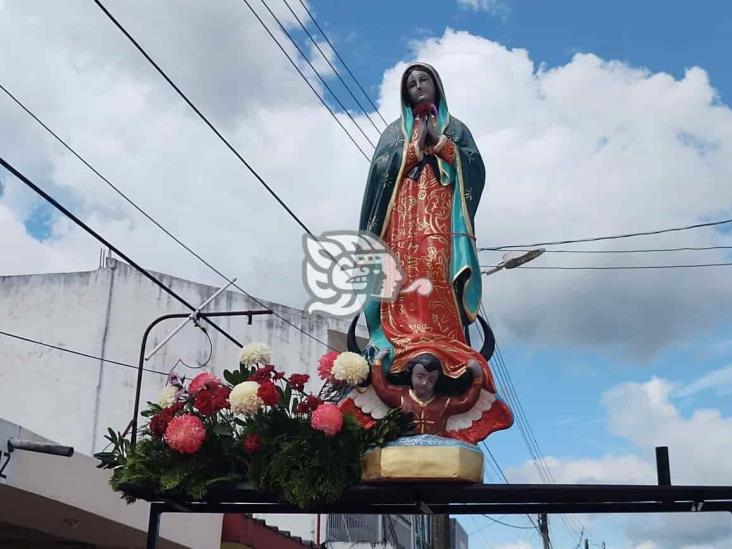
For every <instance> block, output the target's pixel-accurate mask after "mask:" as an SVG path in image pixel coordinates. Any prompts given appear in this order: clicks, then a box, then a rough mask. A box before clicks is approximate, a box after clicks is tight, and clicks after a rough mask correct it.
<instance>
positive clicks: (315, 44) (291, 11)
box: [283, 0, 381, 133]
mask: <svg viewBox="0 0 732 549" xmlns="http://www.w3.org/2000/svg"><path fill="white" fill-rule="evenodd" d="M283 2H284V3H285V6H287V9H288V10H290V13H291V14H292V15H293V17H294V18H295V19H296V20H297V22H298V23H299V24H300V28H301V29H302V30H303V31H304V32H305V34H307V36H308V38H310V41H311V42H312V43H313V45H314V46H315V48H316V49H317V50H318V51H319V52H320V55H321V56H322V57H323V59H325V62H326V63H328V66H329V67H330V68H331V70H332V71H333V73H334V74H335V75H336V76H337V77H338V80H340V81H341V84H343V87H344V88H346V91H348V93H349V95H350V96H351V98H353V100H354V101H355V102H356V105H358V107H359V108H360V109H361V112H362V113H363V114H364V115H365V116H366V118H367V119H368V121H369V122H371V125H372V126H373V127H374V129H375V130H376V131H377V132H379V133H381V130H380V129H379V128H378V126H376V124H374V121H373V120H372V119H371V116H370V115H369V113H368V112H366V109H365V108H364V106H363V105H362V104H361V102H360V101H359V100H358V98H357V97H356V95H355V94H354V93H353V91H351V88H350V87H349V86H348V84H346V81H345V80H344V79H343V77H342V76H341V73H340V72H338V69H336V67H335V66H334V65H333V63H331V61H330V59H328V56H327V55H326V54H325V52H324V51H323V49H322V48H321V47H320V44H318V41H317V40H316V39H315V38H314V37H313V35H312V34H311V33H310V31H309V30H308V28H307V27H306V26H305V24H304V23H303V22H302V20H301V19H300V17H299V16H298V15H297V13H295V10H293V9H292V6H290V3H289V2H288V1H287V0H283ZM331 47H332V46H331ZM334 51H335V50H334ZM311 66H312V65H311ZM313 70H315V69H314V68H313ZM331 93H333V92H331ZM354 123H355V122H354Z"/></svg>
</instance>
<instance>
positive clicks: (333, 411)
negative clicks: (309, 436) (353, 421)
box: [310, 403, 343, 437]
mask: <svg viewBox="0 0 732 549" xmlns="http://www.w3.org/2000/svg"><path fill="white" fill-rule="evenodd" d="M310 426H311V427H312V428H313V429H316V430H318V431H323V432H324V433H325V434H326V435H328V436H329V437H332V436H333V435H335V434H338V433H340V431H341V429H343V412H341V410H340V408H338V406H336V405H335V404H328V403H326V404H321V405H320V406H318V408H317V409H316V410H315V411H314V412H313V415H312V417H311V418H310Z"/></svg>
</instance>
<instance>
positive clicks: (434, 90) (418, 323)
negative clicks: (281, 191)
mask: <svg viewBox="0 0 732 549" xmlns="http://www.w3.org/2000/svg"><path fill="white" fill-rule="evenodd" d="M401 107H402V108H401V116H400V118H399V119H398V120H396V121H394V122H392V123H391V124H389V126H388V127H387V128H386V130H384V133H383V134H382V136H381V139H380V141H379V144H378V146H377V148H376V152H375V154H374V157H373V160H372V161H371V168H370V170H369V175H368V180H367V183H366V191H365V194H364V198H363V204H362V207H361V220H360V225H359V229H360V230H362V231H368V232H370V233H373V234H374V235H376V236H378V237H380V238H381V239H382V240H383V241H384V242H385V243H386V244H387V245H388V246H389V247H390V249H391V251H392V253H393V255H394V256H395V257H396V258H397V260H398V262H399V264H400V266H401V269H402V271H403V276H404V280H403V287H409V286H410V285H412V284H413V282H414V281H417V280H419V279H427V280H429V282H430V285H431V292H429V293H428V294H427V295H424V293H425V292H409V293H400V294H398V295H397V296H396V298H395V299H393V300H391V301H386V300H376V299H374V300H371V301H369V302H367V304H366V307H365V309H364V314H365V316H366V323H367V326H368V330H369V342H368V345H367V347H366V348H365V349H364V350H363V354H364V356H366V358H367V359H368V360H369V362H370V364H371V378H370V385H368V386H367V387H359V388H357V389H355V390H354V391H353V392H352V393H351V394H350V395H349V396H348V398H346V399H345V401H344V402H343V403H342V404H341V405H342V406H343V407H344V408H347V409H350V410H351V411H352V412H353V413H355V414H356V416H357V417H358V418H359V420H360V421H361V422H362V423H363V424H364V425H368V424H369V422H371V421H373V419H379V418H380V417H383V415H384V414H386V413H387V412H388V410H389V409H390V408H401V409H403V410H404V411H407V412H411V413H412V414H414V416H415V429H416V434H420V435H436V436H439V437H445V438H448V439H458V440H462V441H465V442H468V443H472V444H475V443H477V442H478V441H480V440H483V439H484V438H486V437H487V436H488V435H489V434H490V433H492V432H494V431H497V430H500V429H506V428H508V427H510V426H511V424H512V423H513V415H512V413H511V410H510V409H509V408H508V406H507V405H506V404H505V403H504V402H503V401H502V400H500V399H499V398H498V397H497V395H496V387H495V384H494V381H493V376H492V374H491V371H490V368H489V366H488V360H487V359H488V358H490V357H489V355H488V354H487V353H485V352H483V353H481V352H479V351H477V350H475V349H473V348H472V347H471V346H470V345H469V342H468V339H467V328H468V326H469V325H470V324H472V323H473V322H475V321H476V319H477V318H478V308H479V305H480V300H481V273H480V269H479V265H478V257H477V251H476V245H475V232H474V226H473V222H474V218H475V212H476V209H477V207H478V202H479V201H480V197H481V194H482V191H483V185H484V182H485V168H484V165H483V160H482V159H481V156H480V153H479V152H478V149H477V147H476V145H475V142H474V141H473V137H472V135H471V134H470V131H469V130H468V128H467V127H466V126H465V124H463V123H462V122H461V121H460V120H458V119H457V118H455V117H453V116H451V115H450V113H449V111H448V107H447V99H446V96H445V91H444V89H443V87H442V82H441V80H440V77H439V75H438V74H437V71H436V70H435V69H434V68H433V67H431V66H429V65H427V64H425V63H413V64H411V65H409V66H408V67H407V69H406V70H405V71H404V74H403V76H402V80H401ZM480 320H481V324H482V327H483V329H484V330H486V329H488V327H487V324H486V323H485V322H483V321H482V319H480ZM491 337H492V335H491ZM350 339H351V341H352V342H353V341H354V340H355V338H353V337H352V338H350ZM352 350H353V349H352Z"/></svg>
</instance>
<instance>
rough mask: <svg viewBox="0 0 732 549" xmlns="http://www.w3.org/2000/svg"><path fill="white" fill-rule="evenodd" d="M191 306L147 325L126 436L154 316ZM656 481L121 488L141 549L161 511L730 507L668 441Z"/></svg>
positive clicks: (156, 528) (153, 538) (659, 453)
mask: <svg viewBox="0 0 732 549" xmlns="http://www.w3.org/2000/svg"><path fill="white" fill-rule="evenodd" d="M266 314H272V311H268V310H253V311H231V312H214V313H200V314H199V315H198V316H200V317H204V318H205V317H222V316H248V317H249V324H251V323H252V317H254V316H258V315H266ZM189 315H190V313H181V314H169V315H163V316H161V317H159V318H157V319H155V320H154V321H153V322H152V323H151V324H150V325H149V326H148V327H147V329H146V330H145V333H144V335H143V338H142V345H141V348H140V361H139V364H138V372H137V387H136V390H135V415H134V418H133V421H132V429H133V430H132V443H133V444H134V443H135V441H136V435H137V416H138V413H139V407H140V390H141V387H142V373H143V363H144V361H145V347H146V345H147V339H148V336H149V334H150V332H151V330H152V329H153V327H155V326H156V325H157V324H158V323H160V322H162V321H163V320H167V319H171V318H186V317H188V316H189ZM656 470H657V473H658V485H622V484H616V485H608V484H548V485H547V484H463V483H459V484H458V483H447V482H441V483H437V482H421V483H388V484H371V485H368V484H364V485H359V486H355V487H353V488H351V489H349V490H347V491H346V492H345V493H344V494H343V496H342V497H341V499H340V500H339V501H338V502H335V503H332V504H329V505H318V506H315V507H312V508H309V509H301V508H299V507H297V506H295V505H291V504H288V503H283V502H282V501H280V500H279V499H278V498H277V497H276V496H275V495H272V494H266V493H263V492H260V491H257V490H255V489H254V488H253V487H252V486H251V485H249V484H238V485H235V486H229V487H219V488H213V489H211V490H210V491H209V493H208V497H207V499H206V500H205V501H191V500H186V499H182V498H169V497H165V496H162V495H160V494H158V493H155V492H152V491H150V490H148V489H145V488H141V487H138V486H125V487H124V492H125V493H126V494H127V495H130V496H133V497H135V498H138V499H141V500H144V501H148V502H150V516H149V522H148V531H147V545H146V547H147V549H155V547H157V542H158V537H159V532H160V519H161V516H162V514H163V513H272V514H294V513H303V512H305V513H339V514H371V515H373V514H379V515H381V514H408V515H421V514H453V515H471V514H501V515H523V514H527V513H528V514H540V513H546V514H573V513H603V514H607V513H688V512H703V513H706V512H730V513H732V486H672V485H671V473H670V467H669V460H668V448H667V447H659V448H656Z"/></svg>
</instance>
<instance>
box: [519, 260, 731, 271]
mask: <svg viewBox="0 0 732 549" xmlns="http://www.w3.org/2000/svg"><path fill="white" fill-rule="evenodd" d="M730 266H732V262H730V263H691V264H688V265H608V266H600V267H588V266H582V267H568V266H559V265H548V266H546V267H544V266H538V267H524V266H520V267H516V268H517V269H529V270H543V271H638V270H644V269H655V270H657V269H700V268H705V267H730Z"/></svg>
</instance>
